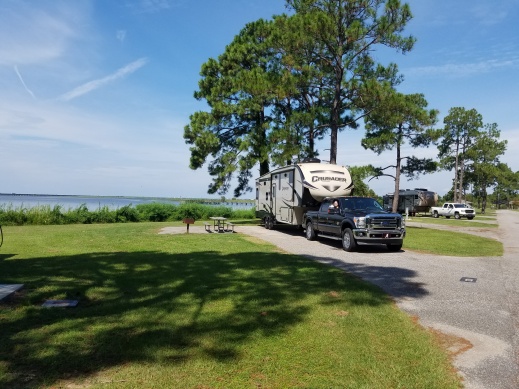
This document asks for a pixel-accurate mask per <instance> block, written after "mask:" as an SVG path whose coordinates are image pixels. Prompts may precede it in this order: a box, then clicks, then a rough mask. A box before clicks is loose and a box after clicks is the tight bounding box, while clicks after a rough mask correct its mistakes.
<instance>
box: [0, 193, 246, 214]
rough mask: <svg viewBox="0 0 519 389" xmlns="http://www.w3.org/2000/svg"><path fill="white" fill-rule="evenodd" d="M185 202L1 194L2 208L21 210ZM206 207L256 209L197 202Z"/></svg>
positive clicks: (238, 203) (239, 203)
mask: <svg viewBox="0 0 519 389" xmlns="http://www.w3.org/2000/svg"><path fill="white" fill-rule="evenodd" d="M182 202H183V200H174V199H167V198H154V197H124V196H113V197H110V196H71V195H43V194H42V195H39V194H8V193H0V208H3V209H7V208H12V209H19V208H34V207H39V206H49V207H51V208H53V207H54V206H56V205H59V206H61V207H62V209H63V210H65V211H67V210H69V209H76V208H79V207H80V206H82V205H83V204H84V205H85V206H86V207H87V208H88V210H89V211H95V210H97V209H99V208H103V207H108V208H109V209H119V208H122V207H124V206H127V205H132V206H135V205H138V204H147V203H162V204H174V205H179V204H180V203H182ZM197 202H200V203H202V204H205V205H215V206H225V207H231V208H233V209H250V208H252V207H254V201H253V200H247V201H236V200H235V201H233V200H226V201H215V200H210V199H209V200H203V199H200V200H197Z"/></svg>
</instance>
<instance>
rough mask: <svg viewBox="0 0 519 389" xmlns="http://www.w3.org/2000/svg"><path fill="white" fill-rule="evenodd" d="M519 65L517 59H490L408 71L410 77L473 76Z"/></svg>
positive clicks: (422, 67) (423, 67)
mask: <svg viewBox="0 0 519 389" xmlns="http://www.w3.org/2000/svg"><path fill="white" fill-rule="evenodd" d="M518 64H519V60H517V59H502V60H498V59H489V60H486V61H481V62H473V63H447V64H442V65H437V66H421V67H414V68H410V69H407V70H406V71H405V73H406V74H409V75H418V76H420V75H425V76H455V77H463V76H473V75H475V74H481V73H488V72H491V71H494V70H498V69H503V68H510V67H516V66H517V65H518Z"/></svg>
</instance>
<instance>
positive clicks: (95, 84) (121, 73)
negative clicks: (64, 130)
mask: <svg viewBox="0 0 519 389" xmlns="http://www.w3.org/2000/svg"><path fill="white" fill-rule="evenodd" d="M146 63H148V59H147V58H140V59H138V60H137V61H134V62H132V63H130V64H128V65H126V66H124V67H122V68H120V69H119V70H117V71H116V72H115V73H113V74H110V75H109V76H106V77H103V78H100V79H97V80H93V81H89V82H87V83H86V84H83V85H80V86H78V87H77V88H74V89H73V90H71V91H70V92H67V93H65V94H63V95H61V96H60V97H59V98H58V100H62V101H70V100H72V99H75V98H76V97H79V96H83V95H85V94H87V93H90V92H92V91H93V90H96V89H99V88H101V87H103V86H105V85H107V84H109V83H111V82H113V81H116V80H118V79H120V78H124V77H126V76H127V75H129V74H132V73H133V72H135V71H136V70H138V69H140V68H141V67H143V66H144V65H146Z"/></svg>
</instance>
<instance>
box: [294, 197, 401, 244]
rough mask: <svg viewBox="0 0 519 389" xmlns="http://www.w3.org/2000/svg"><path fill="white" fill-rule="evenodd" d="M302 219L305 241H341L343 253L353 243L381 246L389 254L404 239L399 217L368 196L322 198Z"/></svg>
mask: <svg viewBox="0 0 519 389" xmlns="http://www.w3.org/2000/svg"><path fill="white" fill-rule="evenodd" d="M334 202H335V204H337V203H338V207H334V205H333V204H334ZM303 220H304V224H303V227H305V228H306V238H307V239H308V240H313V239H315V238H316V237H317V236H322V237H326V238H331V239H337V240H342V247H343V249H344V250H346V251H353V250H355V249H356V248H357V243H376V244H385V245H386V246H387V248H388V249H389V250H391V251H400V249H401V248H402V243H403V241H404V237H405V220H404V219H403V218H402V215H400V214H398V213H389V212H387V211H385V210H384V209H383V208H382V206H381V205H380V204H379V203H378V202H377V201H376V200H375V199H372V198H369V197H338V198H326V199H324V201H323V202H322V203H321V207H320V208H319V210H318V211H308V212H307V213H306V214H305V215H304V219H303Z"/></svg>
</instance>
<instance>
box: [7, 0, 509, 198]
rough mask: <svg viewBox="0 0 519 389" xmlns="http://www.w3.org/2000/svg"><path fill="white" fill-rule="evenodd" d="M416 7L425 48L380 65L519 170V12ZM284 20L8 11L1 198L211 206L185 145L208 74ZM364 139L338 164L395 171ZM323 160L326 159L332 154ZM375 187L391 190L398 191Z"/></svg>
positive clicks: (162, 3)
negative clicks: (491, 142)
mask: <svg viewBox="0 0 519 389" xmlns="http://www.w3.org/2000/svg"><path fill="white" fill-rule="evenodd" d="M408 3H409V4H410V6H411V9H412V12H413V14H414V19H413V20H412V21H411V22H410V23H409V25H408V28H407V29H406V32H407V33H409V34H412V35H414V36H415V37H416V38H417V39H418V41H417V43H416V45H415V48H414V49H413V51H411V52H410V53H408V54H406V55H401V54H398V53H396V52H389V51H388V50H382V49H381V50H378V51H376V52H375V53H374V55H375V56H377V57H378V58H379V60H380V61H381V62H383V63H387V62H389V61H392V62H396V63H397V64H398V66H399V69H400V72H401V73H402V74H403V75H404V76H405V81H404V83H403V84H402V85H401V86H400V88H399V90H400V91H401V92H405V93H423V94H424V95H425V96H426V98H427V100H428V101H429V107H430V108H436V109H438V110H439V111H440V122H439V125H441V123H442V121H443V117H444V116H445V115H447V113H448V110H449V108H451V107H455V106H460V107H465V108H467V109H471V108H475V109H476V110H477V111H478V112H479V113H481V114H482V115H483V120H484V122H485V123H494V122H495V123H497V124H498V127H499V129H500V130H501V138H502V139H507V140H508V151H507V152H506V154H505V156H504V157H503V158H502V161H503V162H506V163H508V165H509V166H510V167H511V168H512V169H513V170H514V171H517V170H519V153H517V152H516V151H515V150H517V149H518V146H519V115H518V106H517V104H518V102H519V88H518V86H519V71H518V70H519V35H517V34H515V33H514V31H516V26H515V24H516V20H517V19H518V17H519V3H518V2H516V1H515V0H495V1H493V2H489V1H487V0H458V1H456V2H453V1H451V0H436V1H420V0H411V1H409V2H408ZM284 11H285V8H284V1H283V0H219V1H214V0H198V1H194V0H124V1H101V0H96V1H87V0H75V1H59V0H41V1H23V0H0V156H1V157H2V173H1V177H2V179H1V180H0V192H2V193H11V192H14V193H51V194H78V195H79V194H83V195H121V196H151V197H153V196H159V197H208V195H207V186H208V184H209V182H210V177H209V175H208V174H207V171H206V168H205V166H204V168H202V169H199V170H196V171H193V170H191V169H189V155H190V154H189V146H188V145H186V144H185V142H184V139H183V137H182V135H183V128H184V126H185V125H186V124H187V123H188V122H189V115H190V114H192V113H193V112H195V111H196V110H200V109H203V108H204V104H203V103H201V102H198V101H196V100H195V99H194V98H193V92H194V91H195V90H196V89H197V85H198V81H199V79H200V76H199V71H200V66H201V65H202V63H204V62H205V61H207V59H208V58H210V57H216V56H218V55H219V54H221V53H222V52H223V51H224V48H225V46H226V45H227V44H228V43H230V42H231V40H232V39H233V37H234V36H235V35H236V34H237V33H238V32H239V31H240V29H241V28H242V27H243V26H244V25H245V24H246V23H248V22H251V21H254V20H256V19H259V18H270V17H271V16H272V15H274V14H280V13H282V12H284ZM361 138H362V131H360V130H358V131H352V130H347V131H344V132H341V133H340V134H339V147H338V163H340V164H344V165H351V166H355V165H365V164H368V163H373V164H376V165H379V166H385V165H388V164H391V163H393V159H394V153H393V152H387V153H384V154H382V155H380V156H377V155H376V154H374V153H372V152H370V151H366V150H364V149H363V148H362V147H361V146H360V139H361ZM318 148H319V150H320V152H321V156H322V158H323V159H327V153H328V152H327V151H324V149H327V148H329V145H328V142H323V143H322V144H319V145H318ZM418 153H419V155H424V156H431V157H434V156H436V154H437V150H436V148H431V149H423V150H418ZM451 178H452V173H450V172H442V173H436V174H434V175H428V176H423V177H422V178H421V179H420V180H415V181H410V182H407V181H406V180H405V179H403V181H402V183H401V188H415V187H424V188H429V189H431V190H434V191H436V192H438V193H439V194H441V195H443V194H445V193H446V192H447V191H448V190H449V187H450V183H451ZM369 184H370V186H371V187H372V188H373V189H374V190H375V191H376V192H377V193H378V194H381V195H382V194H385V193H387V192H390V191H391V190H392V189H393V182H392V180H390V179H389V178H381V179H379V180H373V181H371V182H370V183H369ZM231 196H232V192H231V193H229V194H228V197H231ZM244 197H246V198H252V197H253V194H252V193H250V194H249V195H247V196H244Z"/></svg>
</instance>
